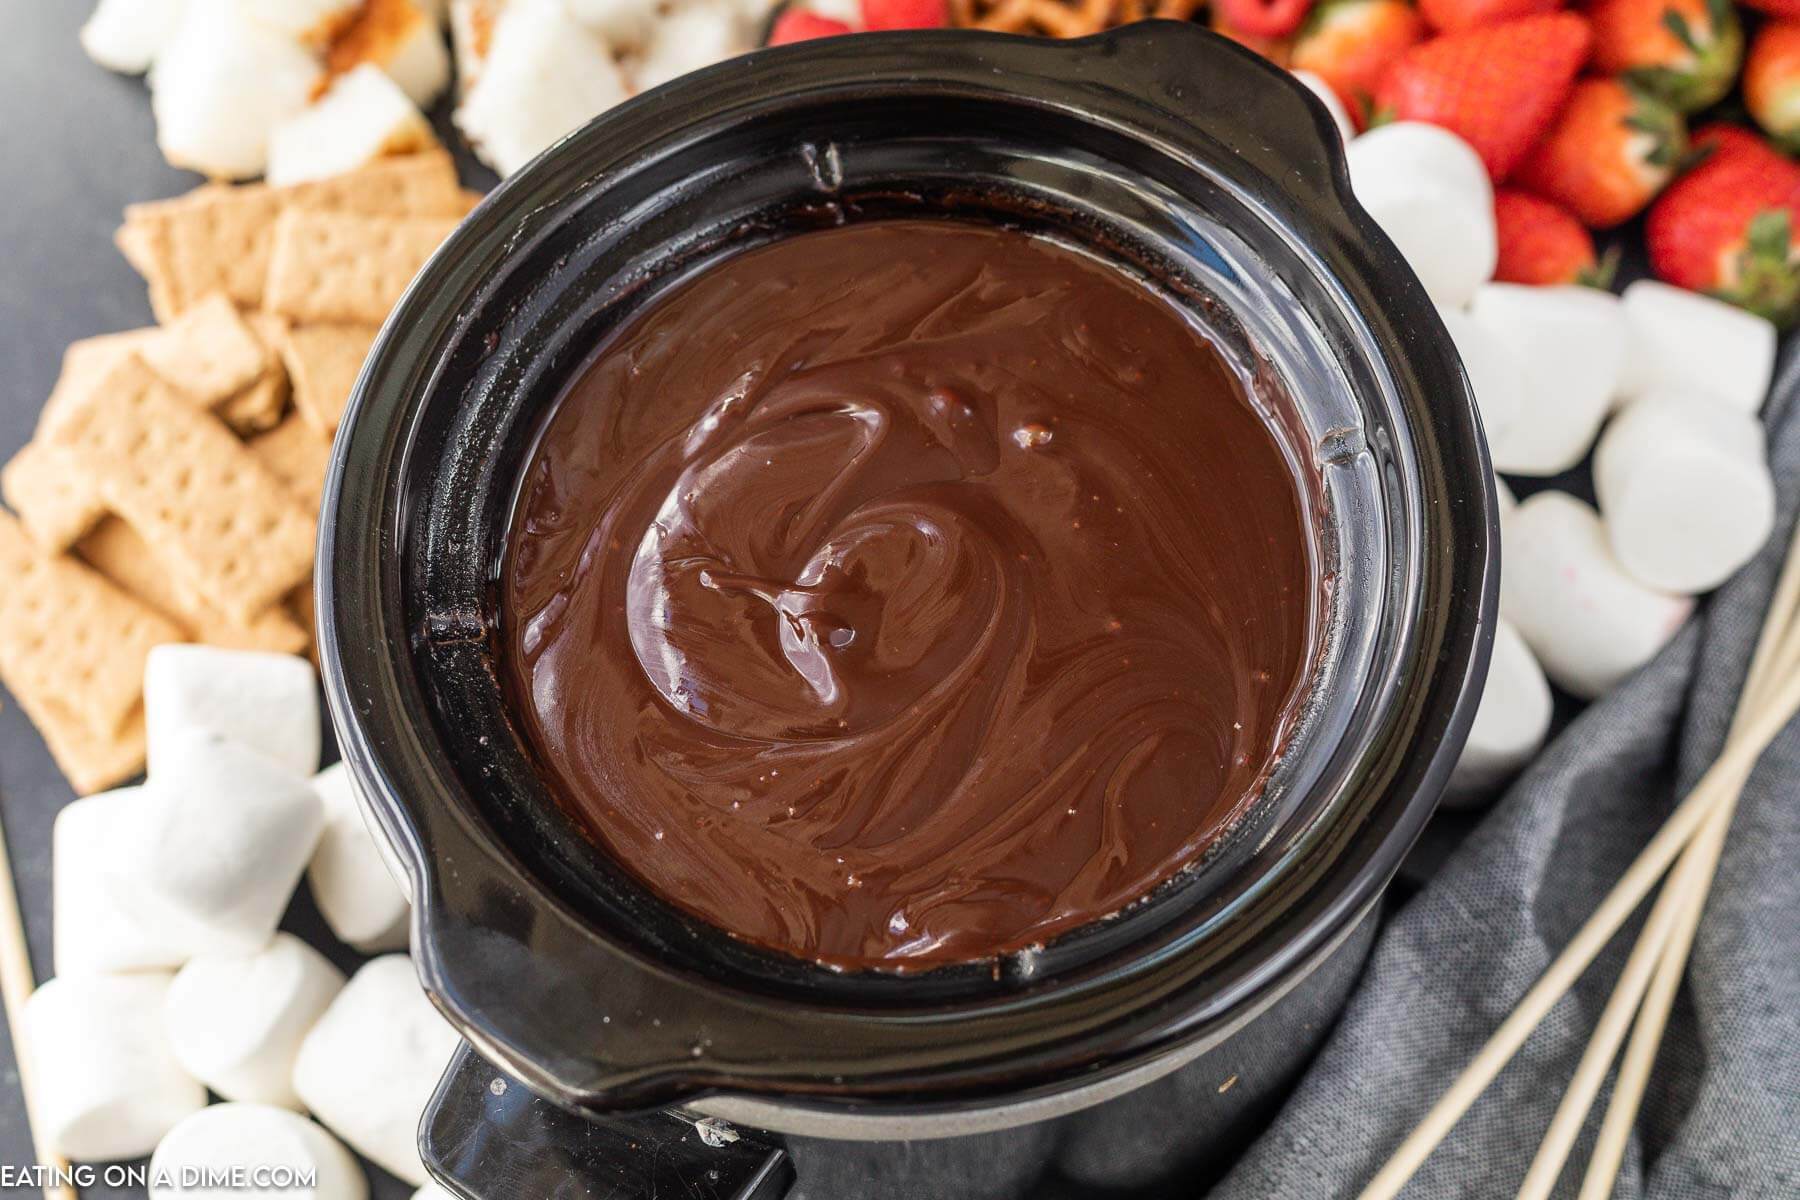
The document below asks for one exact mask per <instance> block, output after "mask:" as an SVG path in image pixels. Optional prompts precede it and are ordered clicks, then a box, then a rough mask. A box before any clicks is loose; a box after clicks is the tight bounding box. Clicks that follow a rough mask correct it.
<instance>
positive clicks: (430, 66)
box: [345, 0, 548, 109]
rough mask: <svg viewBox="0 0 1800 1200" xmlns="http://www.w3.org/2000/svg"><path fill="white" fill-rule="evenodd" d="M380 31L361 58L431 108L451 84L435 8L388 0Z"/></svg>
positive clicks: (419, 103)
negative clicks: (385, 73) (378, 68)
mask: <svg viewBox="0 0 1800 1200" xmlns="http://www.w3.org/2000/svg"><path fill="white" fill-rule="evenodd" d="M378 32H379V34H380V36H379V37H371V38H368V39H366V40H365V41H364V42H363V43H362V46H361V52H362V53H361V57H360V59H358V60H357V61H359V62H366V63H373V64H374V65H375V66H377V67H380V68H381V69H382V70H383V71H385V72H387V75H388V78H390V79H392V80H393V81H394V82H395V83H397V84H399V85H400V90H401V91H403V92H405V93H406V94H407V96H408V98H410V99H411V100H412V102H413V103H414V104H416V105H417V106H418V107H419V108H420V109H429V108H430V107H431V104H432V101H434V100H436V99H437V98H438V97H439V96H441V95H443V93H444V89H445V88H447V87H449V86H450V50H449V48H448V47H447V46H445V45H444V35H443V31H442V30H441V29H439V28H438V18H437V17H436V16H435V15H434V13H433V10H432V9H430V8H427V7H425V6H424V5H422V4H420V3H419V2H418V0H388V3H387V4H386V5H384V7H383V12H382V20H381V25H380V29H379V31H378ZM345 65H348V64H345ZM545 82H546V83H548V81H547V80H546V81H545Z"/></svg>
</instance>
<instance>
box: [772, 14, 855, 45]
mask: <svg viewBox="0 0 1800 1200" xmlns="http://www.w3.org/2000/svg"><path fill="white" fill-rule="evenodd" d="M852 32H854V31H853V30H852V29H851V28H850V27H849V26H848V25H846V24H844V23H843V22H842V21H834V20H832V19H831V18H830V17H822V16H820V15H819V14H818V13H816V12H812V11H810V10H809V9H804V8H790V9H786V10H785V11H783V12H782V14H781V15H780V16H779V17H776V18H775V24H774V27H773V28H771V29H770V30H769V45H771V46H785V45H788V44H789V43H790V42H810V41H812V40H813V39H814V38H822V37H836V36H838V35H839V34H842V33H852Z"/></svg>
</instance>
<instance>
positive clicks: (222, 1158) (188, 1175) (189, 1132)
mask: <svg viewBox="0 0 1800 1200" xmlns="http://www.w3.org/2000/svg"><path fill="white" fill-rule="evenodd" d="M234 1171H242V1172H251V1174H249V1175H248V1176H247V1179H248V1184H249V1185H248V1186H247V1187H246V1186H242V1185H240V1184H235V1183H231V1182H227V1183H226V1185H224V1186H218V1187H213V1186H208V1185H207V1184H206V1182H204V1181H206V1180H208V1179H209V1178H210V1179H219V1180H225V1181H231V1180H232V1174H231V1173H232V1172H234ZM259 1172H260V1173H263V1178H262V1179H260V1180H259V1177H258V1174H257V1173H259ZM308 1177H310V1178H311V1179H312V1184H311V1186H304V1185H301V1184H299V1183H297V1182H296V1181H297V1180H299V1179H303V1178H308ZM368 1194H369V1181H368V1180H367V1179H365V1178H364V1177H363V1173H362V1168H361V1167H359V1166H357V1164H356V1160H355V1159H354V1158H352V1157H350V1152H349V1151H348V1150H346V1149H344V1147H343V1145H342V1144H341V1143H340V1142H339V1141H338V1140H337V1139H336V1138H334V1137H332V1136H331V1135H330V1134H329V1133H326V1132H325V1131H324V1130H323V1129H321V1128H319V1127H318V1126H317V1125H315V1124H313V1123H312V1122H311V1121H309V1120H307V1119H306V1118H305V1117H302V1116H299V1115H298V1114H296V1113H291V1112H288V1111H286V1110H285V1109H280V1108H271V1107H269V1106H268V1105H266V1104H215V1105H213V1106H212V1107H211V1108H207V1109H202V1110H201V1111H200V1112H197V1113H195V1114H194V1115H193V1116H191V1117H189V1118H187V1120H185V1121H183V1122H182V1123H181V1124H179V1125H177V1126H176V1127H175V1128H173V1129H171V1130H170V1131H169V1133H168V1136H167V1137H165V1138H163V1140H162V1143H161V1144H160V1145H158V1146H157V1147H156V1153H155V1154H153V1155H151V1156H150V1200H168V1198H170V1197H182V1198H184V1200H228V1198H235V1200H245V1198H249V1200H262V1198H265V1197H266V1198H267V1200H365V1198H366V1197H367V1196H368Z"/></svg>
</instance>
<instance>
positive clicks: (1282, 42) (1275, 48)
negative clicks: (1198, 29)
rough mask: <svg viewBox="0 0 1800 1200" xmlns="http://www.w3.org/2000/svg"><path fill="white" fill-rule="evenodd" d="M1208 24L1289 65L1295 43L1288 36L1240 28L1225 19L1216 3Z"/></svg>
mask: <svg viewBox="0 0 1800 1200" xmlns="http://www.w3.org/2000/svg"><path fill="white" fill-rule="evenodd" d="M1207 25H1208V27H1209V28H1210V29H1211V30H1212V31H1213V32H1214V33H1216V34H1219V35H1221V36H1223V37H1228V38H1230V39H1231V40H1232V41H1234V42H1236V43H1237V44H1238V45H1240V46H1243V47H1245V48H1246V49H1249V50H1254V51H1256V52H1257V53H1258V54H1260V55H1262V56H1263V57H1264V58H1266V59H1268V60H1269V61H1270V62H1272V63H1274V64H1275V65H1276V66H1278V67H1285V66H1287V65H1288V57H1289V55H1290V54H1291V53H1292V51H1293V43H1292V42H1291V41H1289V40H1288V39H1287V38H1278V37H1268V36H1266V35H1264V34H1260V33H1251V32H1250V31H1249V30H1248V29H1240V28H1238V27H1237V26H1236V25H1233V24H1232V23H1231V22H1229V21H1227V20H1226V19H1225V16H1224V14H1223V13H1222V12H1220V10H1219V6H1218V5H1216V4H1215V5H1214V6H1213V9H1212V12H1211V14H1210V15H1209V16H1208V17H1207Z"/></svg>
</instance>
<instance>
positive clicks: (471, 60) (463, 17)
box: [450, 0, 507, 96]
mask: <svg viewBox="0 0 1800 1200" xmlns="http://www.w3.org/2000/svg"><path fill="white" fill-rule="evenodd" d="M506 5H507V0H450V49H451V52H452V54H453V55H454V56H455V58H456V94H457V95H458V96H467V95H468V94H469V90H470V89H471V88H473V87H474V86H475V81H476V80H477V79H479V78H480V77H481V68H482V66H483V64H485V63H486V62H487V55H488V45H489V43H490V42H491V41H492V39H493V33H494V25H495V24H496V23H497V22H498V21H499V20H500V14H501V13H502V12H503V11H504V10H505V8H506Z"/></svg>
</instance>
